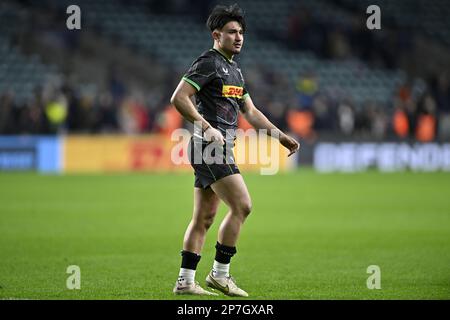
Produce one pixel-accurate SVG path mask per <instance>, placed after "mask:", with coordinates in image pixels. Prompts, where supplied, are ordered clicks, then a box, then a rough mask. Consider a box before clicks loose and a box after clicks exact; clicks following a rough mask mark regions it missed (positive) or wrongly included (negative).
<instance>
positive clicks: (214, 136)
mask: <svg viewBox="0 0 450 320" xmlns="http://www.w3.org/2000/svg"><path fill="white" fill-rule="evenodd" d="M203 137H204V138H205V140H206V141H208V142H218V143H220V145H222V146H223V145H224V144H225V140H224V139H223V136H222V134H221V133H220V131H219V130H217V129H215V128H213V127H209V128H208V129H206V131H205V132H204V133H203Z"/></svg>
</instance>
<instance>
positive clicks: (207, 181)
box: [188, 138, 240, 189]
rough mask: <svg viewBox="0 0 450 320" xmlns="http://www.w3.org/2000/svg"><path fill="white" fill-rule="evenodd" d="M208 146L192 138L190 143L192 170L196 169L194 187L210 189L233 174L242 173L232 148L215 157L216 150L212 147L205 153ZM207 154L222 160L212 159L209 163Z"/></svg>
mask: <svg viewBox="0 0 450 320" xmlns="http://www.w3.org/2000/svg"><path fill="white" fill-rule="evenodd" d="M208 145H209V144H205V143H204V142H197V141H195V140H194V139H193V138H191V141H190V142H189V147H188V153H189V161H190V163H191V166H192V168H194V176H195V183H194V187H196V188H203V189H207V188H210V185H211V184H213V183H214V182H216V181H217V180H219V179H222V178H224V177H226V176H230V175H232V174H236V173H240V171H239V168H238V167H237V165H236V163H235V160H234V154H233V151H232V149H231V148H228V150H227V148H222V152H220V153H219V155H218V156H217V157H215V153H216V152H215V151H216V150H214V148H211V146H210V149H209V150H206V152H205V148H207V146H208ZM210 151H211V152H210ZM205 154H210V155H211V156H212V157H214V158H215V159H221V161H212V160H211V157H210V158H209V161H208V157H207V156H206V157H205ZM211 162H213V163H211ZM216 162H218V163H216Z"/></svg>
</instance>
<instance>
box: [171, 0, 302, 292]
mask: <svg viewBox="0 0 450 320" xmlns="http://www.w3.org/2000/svg"><path fill="white" fill-rule="evenodd" d="M206 24H207V27H208V29H209V30H210V31H211V34H212V37H213V40H214V45H213V48H212V49H210V50H207V51H206V52H204V53H202V54H201V55H200V56H199V57H198V58H197V59H196V60H195V61H194V62H193V63H192V65H191V67H190V68H189V70H188V71H187V72H186V73H185V75H184V76H183V78H182V79H181V81H180V83H179V84H178V86H177V88H176V89H175V91H174V93H173V95H172V98H171V103H172V104H173V105H174V106H175V107H176V109H177V110H178V111H179V112H180V113H181V115H182V116H183V117H184V118H185V119H187V120H188V121H190V122H192V123H194V134H193V137H192V138H191V141H190V145H189V150H190V151H189V156H190V162H191V165H192V167H193V169H194V175H195V183H194V211H193V216H192V220H191V222H190V223H189V225H188V227H187V230H186V232H185V235H184V242H183V250H182V251H181V256H182V259H181V268H180V272H179V277H178V280H177V281H176V284H175V287H174V289H173V292H174V293H175V294H194V295H217V294H216V293H214V292H211V291H208V290H205V289H203V288H202V287H201V286H200V284H199V283H198V281H195V271H196V268H197V264H198V262H199V261H200V257H201V255H200V254H201V252H202V249H203V245H204V242H205V237H206V233H207V231H208V229H209V227H210V226H211V225H212V223H213V221H214V217H215V215H216V211H217V208H218V205H219V202H220V201H221V200H222V201H223V202H224V203H225V204H226V205H227V207H228V208H229V212H228V213H227V215H226V216H225V218H224V219H223V221H222V223H221V224H220V227H219V232H218V237H217V243H216V245H215V249H216V254H215V259H214V263H213V266H212V270H211V272H210V273H209V274H208V276H207V277H206V284H207V286H209V287H211V288H213V289H216V290H219V291H221V292H223V293H224V294H226V295H229V296H241V297H247V296H248V294H247V292H245V291H244V290H242V289H241V288H239V287H238V285H237V284H236V282H235V280H234V278H233V277H231V275H230V262H231V258H232V257H233V255H235V254H236V252H237V251H236V243H237V241H238V237H239V233H240V230H241V226H242V225H243V223H244V221H245V220H246V218H247V216H248V215H249V213H250V211H251V209H252V202H251V199H250V195H249V192H248V190H247V186H246V184H245V182H244V180H243V178H242V176H241V174H240V172H239V169H238V167H237V165H236V163H235V162H234V157H233V154H232V151H231V150H230V149H231V148H232V146H233V145H234V140H235V130H236V129H237V122H238V115H239V112H241V113H242V114H243V116H244V117H245V119H246V120H247V121H248V122H249V123H250V124H251V125H252V126H253V127H254V128H255V129H257V130H258V129H265V130H267V133H268V134H269V135H272V136H273V137H276V138H278V139H279V142H280V143H281V144H282V145H283V146H284V147H286V148H287V149H288V150H289V151H290V154H289V155H291V154H293V153H295V152H296V151H297V150H298V149H299V148H300V145H299V143H298V142H297V141H296V140H294V139H293V138H292V137H289V136H288V135H286V134H284V133H283V132H281V131H280V130H279V129H278V128H277V127H275V126H274V125H273V124H272V123H271V122H270V121H269V120H268V119H267V118H266V117H265V116H264V115H263V114H262V113H261V112H260V111H259V110H258V109H257V108H256V107H255V105H254V104H253V101H252V99H251V97H250V95H249V93H248V92H247V89H246V86H245V81H244V78H243V75H242V72H241V69H240V67H239V65H238V63H237V62H236V61H234V60H233V58H234V56H235V55H237V54H239V53H240V52H241V49H242V46H243V44H244V32H245V27H246V24H245V19H244V14H243V12H242V10H241V9H240V8H239V6H238V5H237V4H234V5H231V6H222V5H218V6H216V7H215V8H214V9H213V11H212V12H211V14H210V16H209V17H208V20H207V23H206ZM194 95H195V99H196V105H197V108H196V106H195V105H194V104H193V102H192V101H191V97H192V96H194ZM210 144H216V145H219V146H222V149H221V150H223V154H222V153H220V156H221V157H222V159H223V161H221V162H218V161H216V162H215V163H212V164H211V163H209V164H208V163H207V162H206V161H205V160H204V158H203V156H202V151H204V150H205V147H206V146H208V145H210ZM230 146H231V147H230ZM219 150H220V149H219ZM198 154H200V162H199V161H195V159H197V160H198V158H196V155H198ZM216 155H217V154H216ZM215 159H216V158H215Z"/></svg>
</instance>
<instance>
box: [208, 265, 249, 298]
mask: <svg viewBox="0 0 450 320" xmlns="http://www.w3.org/2000/svg"><path fill="white" fill-rule="evenodd" d="M206 284H207V285H208V287H210V288H213V289H216V290H219V291H221V292H223V293H224V294H226V295H227V296H231V297H248V293H247V292H245V291H244V290H242V289H241V288H239V287H238V286H237V285H236V282H235V281H234V279H233V277H231V276H229V277H221V278H215V277H214V276H213V275H212V271H211V272H210V273H209V274H208V276H207V277H206Z"/></svg>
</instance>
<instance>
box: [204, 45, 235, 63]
mask: <svg viewBox="0 0 450 320" xmlns="http://www.w3.org/2000/svg"><path fill="white" fill-rule="evenodd" d="M209 51H215V52H217V53H218V54H220V55H221V56H222V57H224V58H225V60H227V61H228V62H229V63H233V58H231V59H228V58H227V57H226V56H225V55H224V54H223V53H222V52H220V51H219V50H217V49H215V48H212V49H210V50H209Z"/></svg>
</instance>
